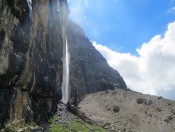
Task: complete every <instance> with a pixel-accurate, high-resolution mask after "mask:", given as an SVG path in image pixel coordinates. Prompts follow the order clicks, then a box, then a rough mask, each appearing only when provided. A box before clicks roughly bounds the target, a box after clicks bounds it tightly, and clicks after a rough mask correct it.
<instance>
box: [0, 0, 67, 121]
mask: <svg viewBox="0 0 175 132" xmlns="http://www.w3.org/2000/svg"><path fill="white" fill-rule="evenodd" d="M63 5H66V1H64V0H32V5H31V6H32V10H31V9H30V8H29V5H28V3H27V0H22V1H21V0H1V1H0V123H1V124H3V123H4V122H5V121H13V120H15V119H19V120H20V119H25V120H26V121H33V120H34V121H36V122H42V121H45V120H46V119H48V117H49V116H50V115H51V114H52V113H53V112H54V110H55V109H56V105H57V102H58V101H59V100H60V99H61V83H62V60H61V58H62V49H63V48H62V47H63V34H62V29H61V28H62V27H63V24H62V23H63V21H62V17H63V16H64V15H63V12H61V10H63V7H65V6H63ZM59 10H60V11H59Z"/></svg>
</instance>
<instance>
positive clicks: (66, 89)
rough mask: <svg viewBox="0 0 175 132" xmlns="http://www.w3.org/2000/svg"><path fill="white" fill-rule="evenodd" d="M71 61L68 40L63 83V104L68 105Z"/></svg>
mask: <svg viewBox="0 0 175 132" xmlns="http://www.w3.org/2000/svg"><path fill="white" fill-rule="evenodd" d="M69 60H70V55H69V51H68V42H67V38H66V41H65V43H64V48H63V82H62V88H61V89H62V102H63V103H65V104H67V102H68V101H69Z"/></svg>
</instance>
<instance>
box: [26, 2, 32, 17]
mask: <svg viewBox="0 0 175 132" xmlns="http://www.w3.org/2000/svg"><path fill="white" fill-rule="evenodd" d="M27 4H28V6H29V14H30V16H31V14H32V0H27Z"/></svg>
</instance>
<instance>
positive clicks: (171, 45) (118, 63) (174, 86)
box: [93, 22, 175, 99]
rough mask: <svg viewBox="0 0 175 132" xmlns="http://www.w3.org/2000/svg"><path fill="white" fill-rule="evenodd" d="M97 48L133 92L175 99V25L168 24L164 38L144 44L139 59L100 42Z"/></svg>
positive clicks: (138, 50)
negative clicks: (113, 49)
mask: <svg viewBox="0 0 175 132" xmlns="http://www.w3.org/2000/svg"><path fill="white" fill-rule="evenodd" d="M93 45H94V46H95V48H96V49H97V50H98V51H100V52H101V53H102V55H103V56H104V57H105V58H106V59H107V61H108V63H109V65H110V66H111V67H113V68H114V69H117V70H118V71H119V72H120V74H121V75H122V76H123V78H124V80H125V81H126V83H127V85H128V87H129V88H130V89H132V90H135V91H138V92H142V93H145V94H153V95H158V96H160V95H161V96H163V97H166V98H171V99H175V93H174V94H173V92H175V22H173V23H170V24H169V25H168V29H167V31H166V32H165V34H164V36H160V35H156V36H155V37H153V38H152V39H151V40H150V41H149V42H147V43H144V44H142V46H141V48H139V49H137V52H138V56H134V55H131V54H129V53H119V52H116V51H112V50H111V49H109V48H107V47H105V46H103V45H101V44H97V43H96V42H93Z"/></svg>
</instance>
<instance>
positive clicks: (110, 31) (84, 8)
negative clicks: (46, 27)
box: [68, 0, 175, 54]
mask: <svg viewBox="0 0 175 132" xmlns="http://www.w3.org/2000/svg"><path fill="white" fill-rule="evenodd" d="M68 2H69V7H70V10H71V13H70V18H71V19H73V20H74V21H76V22H77V23H78V24H80V26H81V27H82V28H83V29H84V31H85V33H86V35H87V36H88V37H89V38H90V39H91V40H95V41H96V42H98V43H101V44H104V45H105V46H108V47H109V48H111V49H113V50H116V51H120V52H128V53H132V54H137V52H136V48H139V47H140V45H141V44H142V43H144V42H147V41H148V40H150V39H151V38H152V37H153V36H154V35H156V34H162V33H163V32H164V31H165V30H166V28H167V24H168V23H170V22H172V21H173V20H174V19H175V15H174V11H175V10H174V11H173V7H174V6H175V2H174V1H173V0H161V1H160V0H69V1H68Z"/></svg>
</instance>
